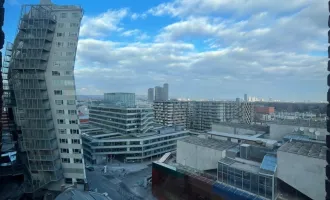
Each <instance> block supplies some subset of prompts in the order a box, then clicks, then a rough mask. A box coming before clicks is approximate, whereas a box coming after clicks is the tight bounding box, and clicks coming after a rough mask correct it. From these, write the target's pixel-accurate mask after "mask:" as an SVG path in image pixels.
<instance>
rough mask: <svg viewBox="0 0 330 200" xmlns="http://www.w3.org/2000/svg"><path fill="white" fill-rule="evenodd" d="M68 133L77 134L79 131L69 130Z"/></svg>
mask: <svg viewBox="0 0 330 200" xmlns="http://www.w3.org/2000/svg"><path fill="white" fill-rule="evenodd" d="M70 133H71V134H79V130H78V129H70Z"/></svg>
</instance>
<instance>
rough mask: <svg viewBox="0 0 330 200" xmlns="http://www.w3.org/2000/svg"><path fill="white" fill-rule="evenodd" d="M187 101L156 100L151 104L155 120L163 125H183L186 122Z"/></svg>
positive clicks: (185, 125)
mask: <svg viewBox="0 0 330 200" xmlns="http://www.w3.org/2000/svg"><path fill="white" fill-rule="evenodd" d="M189 104H190V102H189V101H174V100H171V101H158V102H155V103H154V104H153V110H154V118H155V122H156V123H158V124H161V125H164V126H174V125H179V126H184V127H187V123H188V116H189V115H188V110H189Z"/></svg>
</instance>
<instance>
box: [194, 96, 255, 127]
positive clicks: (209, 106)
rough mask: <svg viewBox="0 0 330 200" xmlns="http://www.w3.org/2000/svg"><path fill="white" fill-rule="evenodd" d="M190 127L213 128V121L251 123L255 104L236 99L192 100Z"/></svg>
mask: <svg viewBox="0 0 330 200" xmlns="http://www.w3.org/2000/svg"><path fill="white" fill-rule="evenodd" d="M190 106H191V108H190V110H189V112H190V113H189V122H188V128H189V129H192V130H196V131H207V130H211V125H212V123H219V122H231V121H237V122H240V123H246V124H250V123H252V122H253V119H254V105H253V103H250V102H236V101H192V102H191V103H190Z"/></svg>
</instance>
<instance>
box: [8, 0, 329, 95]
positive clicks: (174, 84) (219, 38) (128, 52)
mask: <svg viewBox="0 0 330 200" xmlns="http://www.w3.org/2000/svg"><path fill="white" fill-rule="evenodd" d="M23 2H24V4H35V3H38V2H39V1H38V0H6V2H5V9H6V11H5V25H4V27H3V29H4V32H5V34H6V41H13V39H14V37H15V33H16V31H17V24H18V18H19V13H20V6H21V5H22V3H23ZM52 2H53V3H55V4H73V5H75V4H77V5H81V6H82V7H83V9H84V17H83V20H82V25H81V28H80V38H79V43H78V48H77V57H76V63H75V80H76V89H77V94H88V95H101V94H103V93H105V92H135V93H136V94H140V95H146V94H147V89H148V88H150V87H154V86H157V85H162V84H163V83H169V93H170V94H169V96H170V97H179V98H180V97H181V98H192V99H201V98H203V99H205V98H206V99H211V98H215V99H234V98H236V97H241V98H243V95H244V94H245V93H246V94H248V95H249V96H257V97H260V98H265V99H268V98H272V99H280V100H288V101H306V100H311V101H326V91H327V88H328V87H327V86H326V77H327V74H328V72H327V46H328V44H327V40H328V39H327V37H328V35H327V32H328V26H327V21H328V16H329V14H328V4H327V0H289V1H288V0H276V1H274V0H174V1H160V0H152V1H151V0H140V1H132V0H120V1H109V0H94V1H89V0H88V1H87V0H53V1H52Z"/></svg>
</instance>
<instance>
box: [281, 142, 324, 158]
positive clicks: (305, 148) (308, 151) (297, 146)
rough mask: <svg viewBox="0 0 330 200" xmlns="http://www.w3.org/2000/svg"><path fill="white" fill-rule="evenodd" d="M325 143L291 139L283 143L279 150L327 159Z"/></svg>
mask: <svg viewBox="0 0 330 200" xmlns="http://www.w3.org/2000/svg"><path fill="white" fill-rule="evenodd" d="M326 150H327V148H326V146H325V144H318V143H314V142H303V141H291V142H287V143H285V144H283V145H282V146H281V147H280V148H279V149H278V151H283V152H288V153H293V154H298V155H302V156H308V157H313V158H318V159H323V160H325V158H326Z"/></svg>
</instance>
